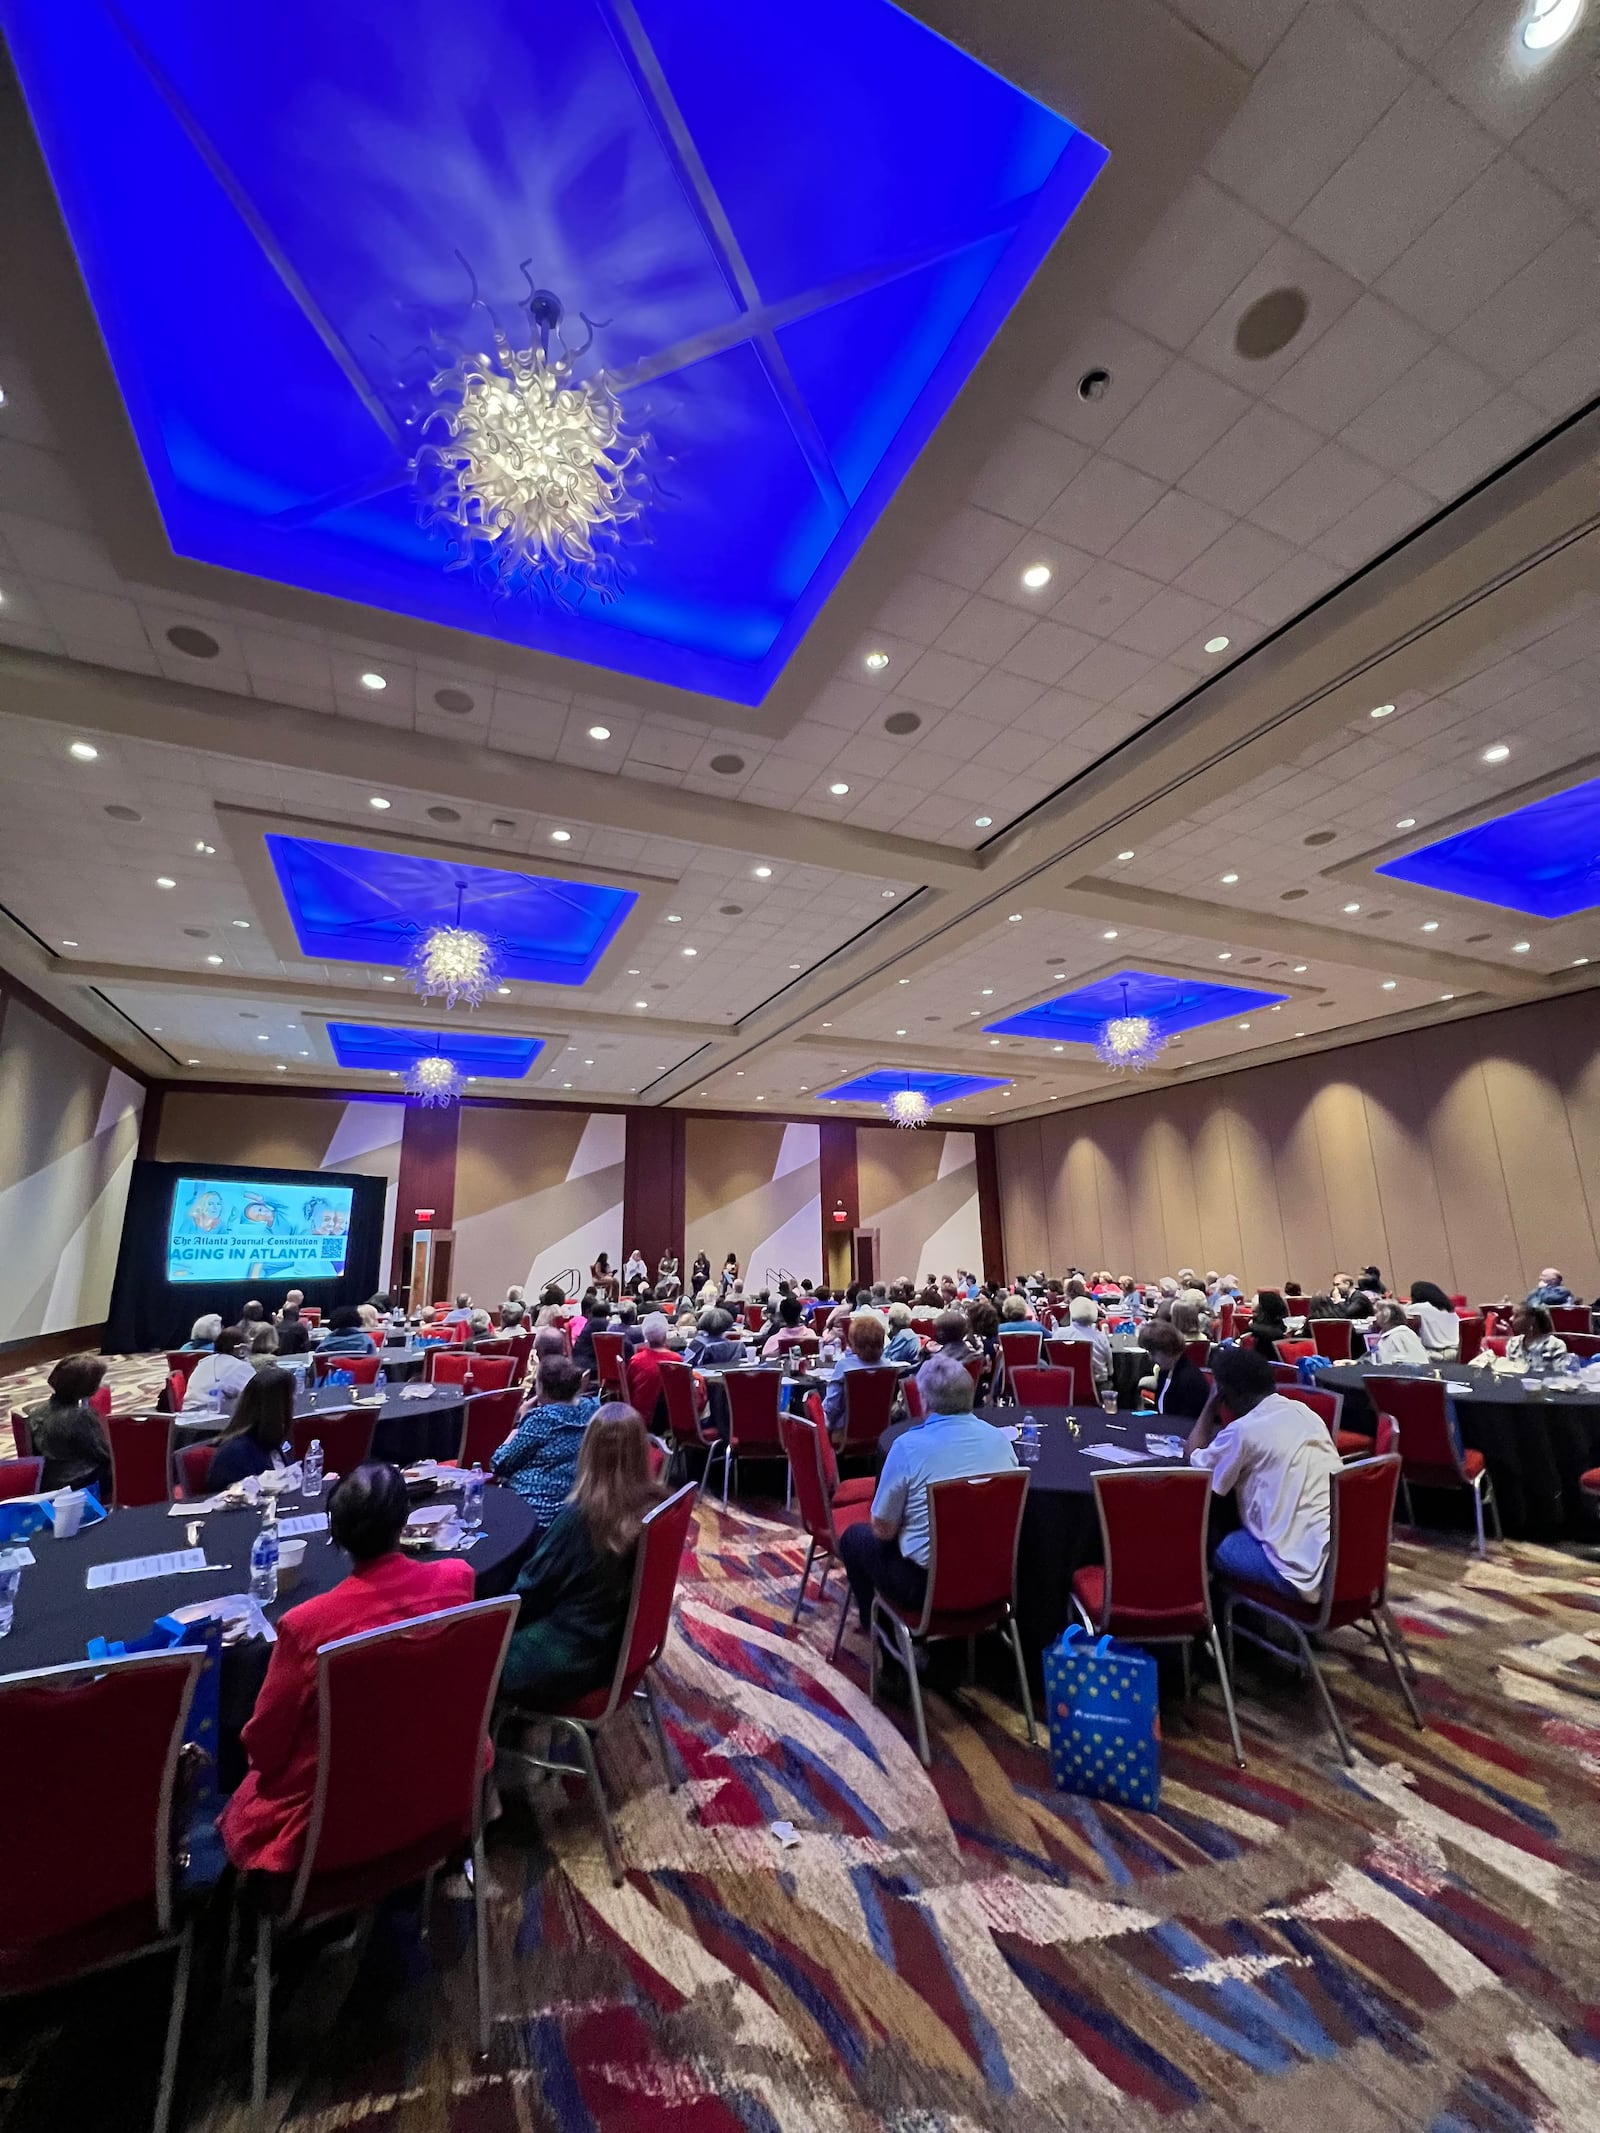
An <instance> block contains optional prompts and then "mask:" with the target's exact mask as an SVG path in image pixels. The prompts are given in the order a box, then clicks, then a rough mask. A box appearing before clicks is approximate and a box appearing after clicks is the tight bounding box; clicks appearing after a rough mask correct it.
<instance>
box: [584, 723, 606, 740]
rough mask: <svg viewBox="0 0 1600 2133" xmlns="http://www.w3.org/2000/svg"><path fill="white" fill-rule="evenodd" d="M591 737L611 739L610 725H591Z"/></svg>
mask: <svg viewBox="0 0 1600 2133" xmlns="http://www.w3.org/2000/svg"><path fill="white" fill-rule="evenodd" d="M589 738H590V740H591V741H609V740H610V738H611V728H610V727H609V726H591V727H590V728H589Z"/></svg>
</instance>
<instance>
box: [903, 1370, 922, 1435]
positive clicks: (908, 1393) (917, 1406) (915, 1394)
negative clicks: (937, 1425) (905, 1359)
mask: <svg viewBox="0 0 1600 2133" xmlns="http://www.w3.org/2000/svg"><path fill="white" fill-rule="evenodd" d="M900 1390H901V1392H902V1393H903V1394H904V1396H905V1403H906V1413H907V1414H908V1415H909V1416H910V1417H911V1419H912V1421H913V1422H921V1421H922V1420H923V1419H924V1418H925V1416H926V1415H927V1412H928V1410H927V1409H926V1408H925V1407H924V1406H923V1404H922V1387H921V1386H920V1385H919V1384H918V1383H917V1373H916V1372H915V1371H914V1370H913V1371H912V1373H911V1375H910V1376H909V1377H908V1378H906V1379H905V1380H904V1381H903V1382H902V1384H901V1387H900Z"/></svg>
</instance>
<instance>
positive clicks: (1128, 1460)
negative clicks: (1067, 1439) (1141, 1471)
mask: <svg viewBox="0 0 1600 2133" xmlns="http://www.w3.org/2000/svg"><path fill="white" fill-rule="evenodd" d="M1083 1456H1084V1458H1085V1459H1105V1460H1108V1461H1109V1462H1110V1464H1111V1465H1112V1466H1144V1465H1145V1464H1146V1463H1147V1462H1148V1461H1149V1460H1152V1459H1155V1458H1158V1457H1159V1456H1160V1455H1159V1453H1156V1452H1141V1451H1136V1450H1135V1448H1134V1447H1133V1446H1132V1445H1131V1444H1086V1445H1085V1446H1084V1447H1083Z"/></svg>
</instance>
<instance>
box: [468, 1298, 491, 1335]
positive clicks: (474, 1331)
mask: <svg viewBox="0 0 1600 2133" xmlns="http://www.w3.org/2000/svg"><path fill="white" fill-rule="evenodd" d="M467 1330H468V1331H469V1332H470V1334H471V1335H472V1338H473V1339H474V1340H475V1341H479V1340H485V1339H487V1337H488V1336H489V1335H490V1334H491V1333H493V1331H494V1320H493V1319H492V1318H491V1317H490V1316H489V1314H488V1312H487V1311H486V1310H485V1309H484V1308H483V1306H482V1304H474V1305H473V1307H472V1316H471V1318H470V1319H469V1320H468V1321H467Z"/></svg>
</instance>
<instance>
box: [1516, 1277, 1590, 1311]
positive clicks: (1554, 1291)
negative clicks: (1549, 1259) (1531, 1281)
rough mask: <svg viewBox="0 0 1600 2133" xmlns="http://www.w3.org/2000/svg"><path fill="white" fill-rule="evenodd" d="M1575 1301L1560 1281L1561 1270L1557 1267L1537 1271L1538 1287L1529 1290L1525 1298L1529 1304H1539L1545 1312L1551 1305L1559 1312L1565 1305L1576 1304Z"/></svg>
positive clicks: (1564, 1284) (1574, 1297) (1570, 1292)
mask: <svg viewBox="0 0 1600 2133" xmlns="http://www.w3.org/2000/svg"><path fill="white" fill-rule="evenodd" d="M1577 1300H1578V1299H1577V1298H1576V1296H1574V1295H1573V1293H1572V1291H1571V1290H1570V1289H1569V1288H1568V1287H1567V1285H1566V1283H1565V1282H1564V1281H1563V1280H1562V1278H1561V1269H1560V1267H1558V1266H1547V1267H1541V1268H1540V1270H1539V1286H1538V1287H1537V1288H1536V1289H1530V1290H1529V1292H1528V1296H1527V1301H1528V1302H1529V1303H1531V1304H1539V1305H1541V1306H1542V1307H1543V1309H1545V1310H1547V1311H1548V1310H1549V1309H1550V1308H1551V1307H1552V1305H1553V1306H1554V1308H1555V1309H1556V1310H1558V1311H1559V1310H1561V1309H1563V1308H1564V1306H1566V1305H1567V1304H1574V1303H1576V1302H1577Z"/></svg>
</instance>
